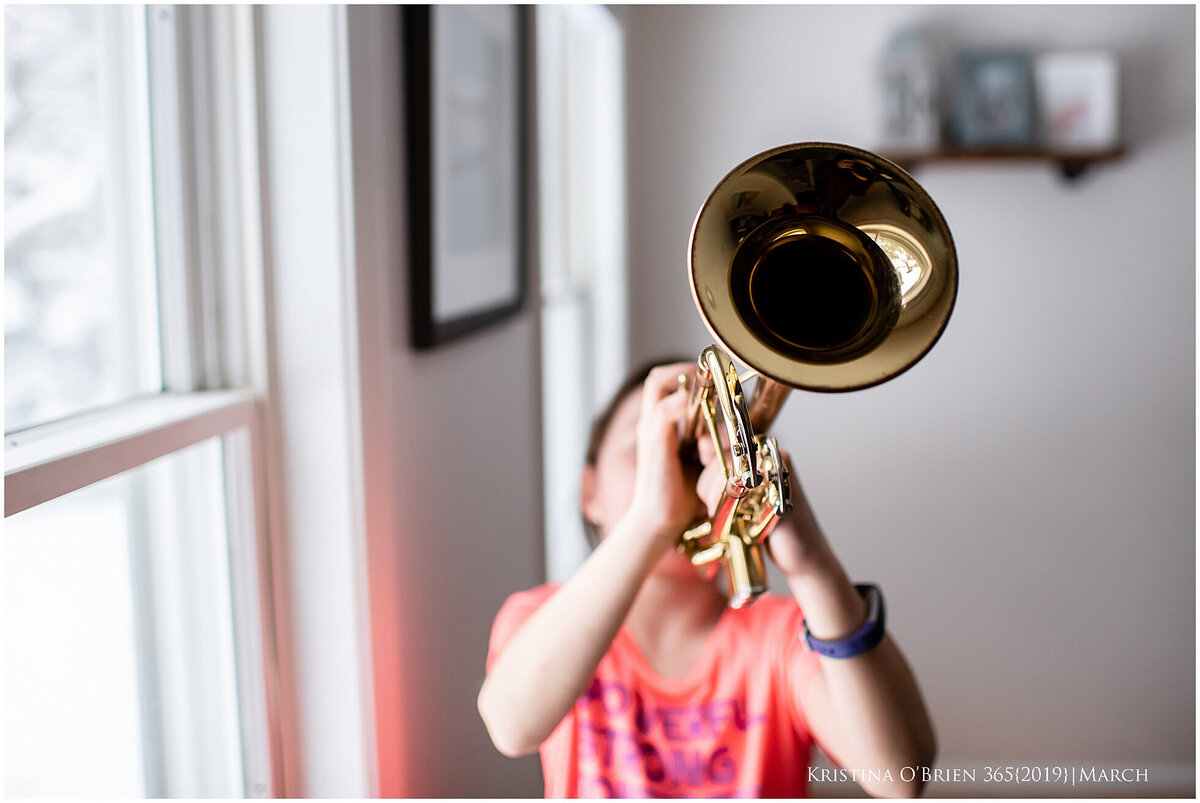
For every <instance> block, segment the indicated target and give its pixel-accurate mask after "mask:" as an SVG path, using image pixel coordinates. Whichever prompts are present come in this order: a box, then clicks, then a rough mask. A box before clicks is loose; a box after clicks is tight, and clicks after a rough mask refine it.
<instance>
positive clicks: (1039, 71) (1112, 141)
mask: <svg viewBox="0 0 1200 803" xmlns="http://www.w3.org/2000/svg"><path fill="white" fill-rule="evenodd" d="M1034 72H1035V81H1036V86H1037V97H1038V117H1039V119H1040V121H1041V130H1042V139H1043V141H1044V143H1045V144H1046V145H1047V146H1049V147H1052V148H1061V149H1095V150H1104V149H1109V148H1116V147H1118V146H1119V145H1120V130H1119V129H1120V120H1119V117H1120V115H1119V111H1118V110H1119V103H1118V64H1117V57H1116V54H1115V53H1110V52H1105V51H1088V52H1057V53H1043V54H1041V55H1039V56H1038V58H1037V61H1036V64H1035V68H1034Z"/></svg>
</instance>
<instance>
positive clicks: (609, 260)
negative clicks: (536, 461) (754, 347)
mask: <svg viewBox="0 0 1200 803" xmlns="http://www.w3.org/2000/svg"><path fill="white" fill-rule="evenodd" d="M536 19H537V48H538V51H537V59H538V71H537V72H538V88H537V93H538V103H537V108H538V121H537V126H538V154H539V170H540V179H539V180H540V187H539V192H538V196H539V199H540V201H539V203H540V209H539V212H538V215H539V220H540V221H541V226H540V231H541V237H542V243H541V249H540V253H541V257H540V264H541V268H542V275H541V303H542V338H541V339H542V377H543V383H542V396H543V399H544V403H543V405H542V408H543V409H544V410H545V411H546V417H545V423H544V424H543V438H542V441H543V444H544V447H543V450H544V454H543V465H544V470H543V477H544V483H545V499H546V501H545V518H546V573H547V579H548V580H551V581H562V580H566V579H567V578H569V577H570V576H571V575H572V574H573V573H574V571H575V569H577V568H578V567H579V565H580V564H581V563H582V562H583V561H584V559H585V558H586V557H587V541H586V539H585V537H584V534H583V528H582V524H581V523H580V516H579V477H580V469H581V466H582V462H583V455H584V451H585V448H586V445H587V444H586V436H587V431H588V426H589V423H590V421H591V418H592V416H593V415H594V414H595V413H596V412H597V411H598V410H599V408H600V407H601V406H602V405H603V404H604V403H605V401H607V398H608V396H609V394H610V393H612V391H613V390H615V389H616V386H617V385H618V384H619V383H620V382H621V380H622V379H623V375H624V373H625V371H626V364H627V362H628V351H629V349H628V343H627V334H626V330H627V327H626V326H625V325H624V321H625V319H626V318H627V317H628V309H627V308H628V304H627V301H626V295H627V292H628V291H627V275H626V273H627V271H626V255H625V212H626V207H625V200H624V198H625V179H624V176H625V158H624V153H625V97H624V90H623V86H624V75H625V73H624V50H623V48H624V42H623V34H622V31H621V26H620V23H619V22H617V20H616V18H615V17H614V16H613V14H612V12H611V11H609V10H608V9H605V8H603V7H600V6H539V7H538V9H537V18H536ZM601 322H603V324H604V325H603V327H601V326H600V323H601Z"/></svg>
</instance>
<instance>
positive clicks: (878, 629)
mask: <svg viewBox="0 0 1200 803" xmlns="http://www.w3.org/2000/svg"><path fill="white" fill-rule="evenodd" d="M854 589H855V590H856V591H857V592H858V593H859V594H861V595H862V596H863V598H864V599H866V601H867V620H866V621H865V622H863V624H862V627H860V628H859V629H858V631H857V632H856V633H854V634H853V635H850V636H847V637H846V638H843V639H838V640H836V641H822V640H821V639H818V638H813V634H812V633H810V632H808V620H807V619H805V620H804V640H805V641H806V642H807V643H808V646H809V649H811V650H812V651H813V652H815V653H819V654H820V655H824V656H825V657H826V658H853V657H854V656H856V655H862V654H863V653H864V652H866V651H867V650H869V649H871V648H872V647H874V646H875V645H876V644H878V643H879V642H880V641H882V640H883V633H884V618H885V616H884V607H883V594H882V592H880V590H879V586H877V585H872V584H859V585H855V586H854Z"/></svg>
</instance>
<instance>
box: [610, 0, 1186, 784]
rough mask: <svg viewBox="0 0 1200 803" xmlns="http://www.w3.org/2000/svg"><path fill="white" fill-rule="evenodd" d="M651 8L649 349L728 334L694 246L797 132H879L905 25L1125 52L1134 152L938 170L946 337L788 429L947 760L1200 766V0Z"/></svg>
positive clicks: (691, 346)
mask: <svg viewBox="0 0 1200 803" xmlns="http://www.w3.org/2000/svg"><path fill="white" fill-rule="evenodd" d="M626 21H627V33H628V58H629V65H628V68H629V69H628V76H629V143H630V171H629V172H630V195H631V200H630V220H631V234H630V264H631V283H632V291H631V294H632V309H631V326H632V338H631V342H632V346H633V354H632V355H631V356H632V360H633V362H635V363H636V362H637V361H638V360H639V359H641V358H645V357H648V356H651V355H653V354H658V353H669V352H678V351H681V350H682V351H685V352H693V351H695V352H698V351H699V349H700V348H701V347H702V346H703V345H704V344H705V343H707V342H709V341H708V338H707V336H706V333H705V331H704V329H703V327H702V325H701V323H700V321H699V316H698V315H697V313H696V311H695V308H694V307H693V306H692V303H691V300H690V296H689V292H688V290H687V281H686V274H685V263H684V253H685V246H686V244H687V240H688V233H689V231H690V227H691V222H692V218H693V216H694V215H695V212H696V210H697V209H698V208H699V206H700V204H701V202H702V201H703V199H704V197H705V196H706V195H707V194H708V192H709V190H710V189H711V188H712V186H713V185H714V184H715V183H716V182H717V180H719V179H720V177H721V176H722V175H724V174H725V172H726V171H728V170H729V169H730V168H732V167H733V166H734V165H736V164H738V163H739V162H740V161H741V160H743V159H745V158H747V157H748V156H750V155H752V154H754V153H757V152H759V151H761V150H765V149H766V148H769V147H773V146H775V145H778V144H783V143H786V142H793V141H802V140H818V139H824V140H831V141H835V142H836V141H843V142H850V143H855V144H861V145H865V146H867V147H872V146H873V145H874V144H875V143H876V142H877V141H878V140H877V137H876V136H875V133H876V131H877V128H876V122H877V118H876V114H875V109H876V107H877V105H878V103H877V94H876V86H875V83H874V81H875V76H874V72H873V70H874V64H875V61H876V59H877V58H878V55H879V53H880V52H881V50H882V48H883V46H884V44H885V42H886V41H887V38H888V37H889V35H890V34H891V33H892V32H893V31H894V30H895V29H896V28H897V27H900V26H902V25H906V24H912V23H917V22H923V23H925V24H926V25H928V26H930V27H931V28H932V29H933V30H934V31H935V32H937V33H938V34H940V35H941V37H942V41H943V42H945V43H947V44H949V43H955V42H957V43H961V44H964V45H968V44H969V45H1025V46H1029V47H1033V48H1048V49H1049V48H1053V49H1069V48H1082V47H1108V48H1113V49H1115V50H1116V51H1117V52H1118V54H1119V55H1120V57H1121V60H1122V69H1123V82H1124V95H1123V101H1124V121H1123V122H1124V124H1125V128H1126V132H1127V141H1128V145H1129V153H1128V156H1127V158H1125V159H1124V160H1123V161H1121V162H1119V163H1116V164H1112V165H1107V166H1101V167H1097V168H1095V169H1094V170H1093V171H1092V172H1091V173H1088V174H1086V175H1084V176H1083V177H1082V179H1081V180H1079V181H1078V182H1076V183H1073V184H1068V183H1066V182H1064V181H1063V180H1062V179H1061V178H1060V177H1059V176H1058V175H1056V173H1055V172H1054V171H1053V169H1052V168H1051V167H1050V166H1048V165H1042V164H1019V165H1013V164H1009V165H992V164H969V165H968V164H961V165H954V166H937V165H934V166H928V167H926V168H924V169H922V170H921V171H920V172H918V173H917V178H918V180H919V181H921V182H922V184H923V185H924V186H925V187H926V189H927V190H928V191H929V192H930V194H931V195H932V196H933V198H934V199H935V200H936V201H937V203H938V204H939V206H940V207H941V209H942V211H943V213H944V214H945V216H946V218H947V220H948V221H949V223H950V226H951V228H952V229H953V231H954V236H955V239H956V242H957V244H958V249H959V259H960V264H961V270H962V282H961V290H960V294H959V300H958V306H957V308H956V311H955V314H954V318H953V319H952V320H951V322H950V325H949V328H948V330H947V332H946V334H945V336H944V337H943V339H942V341H941V342H940V343H939V344H938V346H937V347H936V348H935V349H934V350H933V352H931V354H930V355H929V356H928V357H926V359H925V360H924V361H923V362H922V363H921V364H920V365H918V366H917V367H916V368H914V369H913V370H912V371H910V372H909V373H908V374H906V375H904V376H903V377H901V378H899V379H897V380H895V381H894V382H891V383H889V384H887V385H884V386H881V387H878V388H875V389H872V390H868V391H863V392H860V393H855V394H849V395H840V396H820V395H817V394H799V393H797V394H793V396H792V398H791V400H790V401H789V403H788V406H787V407H786V408H785V410H784V413H783V416H782V420H781V423H780V425H779V426H778V427H777V432H776V434H777V435H778V436H779V438H780V441H781V442H782V443H783V444H784V445H785V448H788V449H790V450H791V451H792V453H793V454H794V455H795V458H796V461H797V467H798V469H799V473H800V474H801V475H802V477H803V479H804V483H805V487H806V489H807V490H808V492H809V494H810V497H811V499H812V500H813V503H814V506H815V507H816V509H817V512H818V515H819V517H820V519H821V521H822V523H823V524H824V526H825V529H826V531H827V532H828V534H829V536H830V538H831V540H832V541H833V542H834V544H835V547H836V549H837V550H838V552H839V554H840V555H841V556H842V558H843V561H844V562H845V563H846V564H847V566H848V567H849V570H850V572H851V574H852V576H854V577H856V578H858V579H860V580H866V579H873V580H876V581H878V582H880V583H881V584H882V586H883V588H884V589H885V591H886V592H887V595H888V600H889V604H890V614H889V627H890V628H891V629H892V632H893V633H895V634H896V636H897V638H898V640H899V642H900V643H901V645H902V646H903V648H904V650H905V651H906V653H907V655H908V656H909V657H910V659H911V662H912V663H913V665H914V666H915V668H916V669H917V673H918V675H919V678H920V680H921V683H922V686H923V689H924V692H925V695H926V697H927V700H928V702H929V705H930V707H931V709H932V713H933V716H934V719H935V721H936V724H937V728H938V732H939V737H940V743H941V757H940V761H941V764H942V766H946V767H956V766H960V767H962V766H968V765H971V766H974V765H976V764H978V763H980V762H989V761H990V762H996V761H1004V762H1005V763H1008V764H1014V763H1015V764H1039V763H1045V762H1047V761H1055V760H1062V761H1075V762H1084V761H1086V762H1116V764H1117V765H1121V766H1137V767H1145V766H1154V767H1155V768H1156V770H1155V772H1157V773H1158V775H1157V778H1152V780H1157V781H1158V782H1159V784H1160V786H1158V787H1155V789H1157V790H1165V793H1185V794H1188V795H1190V794H1191V791H1192V784H1193V781H1194V751H1195V736H1194V726H1195V720H1194V711H1195V707H1194V704H1195V688H1194V648H1195V640H1194V632H1195V613H1194V612H1195V596H1194V590H1195V571H1194V566H1195V552H1194V545H1193V536H1194V532H1195V511H1194V488H1195V461H1194V443H1195V441H1194V435H1195V425H1194V409H1195V391H1194V383H1195V353H1194V343H1195V323H1194V314H1195V309H1194V299H1195V264H1196V261H1195V256H1196V255H1195V245H1194V233H1195V127H1194V120H1195V38H1194V37H1195V12H1194V9H1193V8H1192V7H1187V6H1173V7H1148V6H1135V7H1129V6H1104V7H1096V6H1070V7H1051V6H1036V7H1033V6H1024V7H1023V6H1004V7H1000V6H966V7H960V6H927V7H919V8H918V7H906V6H886V7H866V6H833V5H822V6H773V7H750V6H738V7H728V6H705V7H669V6H638V7H632V8H629V9H627V14H626ZM775 585H776V587H780V586H781V583H780V581H779V578H778V577H776V580H775ZM1173 784H1174V785H1173ZM1148 789H1149V787H1142V788H1141V789H1139V790H1137V791H1133V792H1132V793H1134V794H1142V793H1143V792H1145V791H1147V790H1148ZM960 791H962V790H960ZM1012 793H1013V794H1018V793H1019V792H1017V790H1015V789H1014V790H1013V792H1012Z"/></svg>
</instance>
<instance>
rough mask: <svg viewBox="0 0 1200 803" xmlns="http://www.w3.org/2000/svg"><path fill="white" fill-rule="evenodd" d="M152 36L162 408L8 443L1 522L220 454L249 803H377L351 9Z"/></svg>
mask: <svg viewBox="0 0 1200 803" xmlns="http://www.w3.org/2000/svg"><path fill="white" fill-rule="evenodd" d="M148 19H149V21H150V25H149V33H148V52H149V66H150V72H151V75H152V76H154V77H155V79H156V80H155V82H154V84H153V86H152V88H151V100H150V104H151V109H152V114H154V115H155V117H154V119H155V125H154V128H153V131H154V139H155V141H154V148H155V158H156V160H157V161H158V164H157V165H156V173H155V177H156V181H157V187H156V189H157V196H156V199H155V202H156V212H157V216H158V217H157V221H156V223H157V234H158V240H157V250H158V257H159V261H160V263H161V264H160V270H161V271H162V275H161V277H160V305H161V308H162V312H161V315H162V318H163V367H164V386H165V392H164V393H163V394H161V395H158V396H155V397H153V398H149V399H144V400H139V401H137V402H136V403H133V402H131V403H129V404H125V405H117V406H116V407H114V408H113V409H111V410H107V411H97V412H95V413H89V414H85V415H81V416H76V417H72V418H71V419H69V420H64V421H62V422H59V423H57V424H55V425H46V426H45V427H33V428H30V429H28V430H24V431H22V432H19V433H14V434H13V435H10V436H8V437H6V449H5V488H6V495H7V498H6V515H11V514H12V513H13V512H16V511H18V510H24V509H28V507H30V506H32V505H34V504H38V503H40V502H42V501H47V500H49V499H53V498H58V497H59V496H61V495H62V494H64V493H68V492H70V491H71V490H73V489H76V488H79V487H83V486H84V485H86V484H89V483H90V482H94V481H96V480H98V479H101V478H104V477H109V476H115V475H116V474H118V473H121V472H122V471H125V470H128V469H129V468H132V467H134V466H136V465H141V464H144V463H146V462H148V461H150V460H153V459H155V458H157V457H160V456H163V455H167V454H171V453H173V452H175V451H178V450H180V449H183V448H186V447H187V446H189V445H192V444H195V443H198V442H201V441H204V440H207V439H209V438H214V437H219V438H221V440H222V445H223V448H224V453H225V455H226V456H227V460H226V463H227V465H226V488H225V495H226V499H227V506H228V525H229V527H228V530H229V542H230V572H231V592H232V596H233V598H234V619H235V622H234V638H235V642H236V644H235V655H236V658H237V661H238V669H237V676H238V683H239V687H238V694H239V715H240V716H241V738H242V749H243V768H244V784H245V794H246V796H250V797H263V796H269V797H342V798H357V797H370V796H374V795H376V794H377V793H378V786H379V782H378V769H377V756H376V751H377V749H378V745H377V740H376V734H375V723H374V694H373V685H372V684H373V676H372V667H373V664H372V656H371V651H370V647H371V632H370V622H369V599H368V592H367V577H368V573H367V567H366V537H365V530H366V525H365V519H366V514H365V505H364V491H363V486H364V466H363V451H364V438H363V429H362V427H363V425H362V416H363V401H362V384H363V383H364V382H365V383H369V382H370V381H371V377H370V376H369V375H362V374H360V369H359V365H360V362H361V361H362V359H363V357H362V356H361V355H360V354H359V345H358V327H359V325H360V322H359V320H358V317H357V304H356V300H357V298H358V295H357V294H358V292H359V288H358V287H357V284H356V282H357V277H356V273H355V265H356V255H355V251H354V240H353V232H354V226H353V219H354V218H353V186H352V175H353V170H352V167H351V166H352V164H353V162H352V156H351V150H350V149H351V143H352V141H353V137H352V136H351V122H350V103H349V95H350V90H349V87H350V75H349V73H350V68H349V53H348V40H347V30H346V9H345V7H344V6H300V7H296V6H287V7H284V6H280V7H261V6H260V7H249V6H153V7H149V9H148ZM367 356H368V357H370V356H371V355H367ZM378 357H379V355H374V358H378ZM381 682H390V681H389V679H387V678H384V679H382V680H381ZM167 791H169V784H168V789H167Z"/></svg>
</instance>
